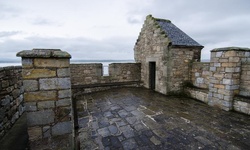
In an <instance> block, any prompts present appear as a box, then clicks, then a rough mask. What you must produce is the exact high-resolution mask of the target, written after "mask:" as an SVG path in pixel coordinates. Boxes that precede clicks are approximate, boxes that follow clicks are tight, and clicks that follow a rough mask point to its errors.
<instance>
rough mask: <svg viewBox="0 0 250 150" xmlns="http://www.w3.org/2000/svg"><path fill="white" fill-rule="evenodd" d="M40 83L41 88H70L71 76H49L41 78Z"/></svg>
mask: <svg viewBox="0 0 250 150" xmlns="http://www.w3.org/2000/svg"><path fill="white" fill-rule="evenodd" d="M39 85H40V89H41V90H53V89H57V90H58V89H70V88H71V82H70V78H48V79H40V80H39Z"/></svg>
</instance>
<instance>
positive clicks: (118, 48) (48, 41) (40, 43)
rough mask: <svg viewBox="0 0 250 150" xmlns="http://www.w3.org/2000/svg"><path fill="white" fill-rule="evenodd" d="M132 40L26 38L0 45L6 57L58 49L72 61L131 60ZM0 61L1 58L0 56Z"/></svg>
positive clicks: (6, 41) (115, 38)
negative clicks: (35, 49) (28, 51)
mask: <svg viewBox="0 0 250 150" xmlns="http://www.w3.org/2000/svg"><path fill="white" fill-rule="evenodd" d="M133 46H134V39H133V38H130V37H125V38H124V37H114V38H111V39H104V40H102V41H99V40H91V39H87V38H83V37H78V38H57V37H53V38H43V37H28V38H25V39H23V40H13V39H12V40H11V39H9V40H5V42H4V43H2V44H1V45H0V49H1V53H5V54H6V55H7V54H8V53H9V54H10V55H7V56H8V57H11V58H13V57H15V56H14V54H16V53H17V52H19V51H21V50H30V49H32V48H58V49H61V50H65V51H67V52H69V53H70V54H71V55H72V59H75V60H76V59H77V60H78V59H87V60H91V59H92V60H94V59H133ZM0 59H2V58H1V56H0Z"/></svg>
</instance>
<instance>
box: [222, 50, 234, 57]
mask: <svg viewBox="0 0 250 150" xmlns="http://www.w3.org/2000/svg"><path fill="white" fill-rule="evenodd" d="M233 56H237V52H236V51H226V52H225V57H233Z"/></svg>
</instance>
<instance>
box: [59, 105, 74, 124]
mask: <svg viewBox="0 0 250 150" xmlns="http://www.w3.org/2000/svg"><path fill="white" fill-rule="evenodd" d="M70 114H71V107H58V108H57V109H56V121H69V120H70V119H71V118H70Z"/></svg>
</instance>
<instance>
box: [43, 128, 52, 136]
mask: <svg viewBox="0 0 250 150" xmlns="http://www.w3.org/2000/svg"><path fill="white" fill-rule="evenodd" d="M43 137H44V138H47V137H51V127H50V126H44V127H43Z"/></svg>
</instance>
